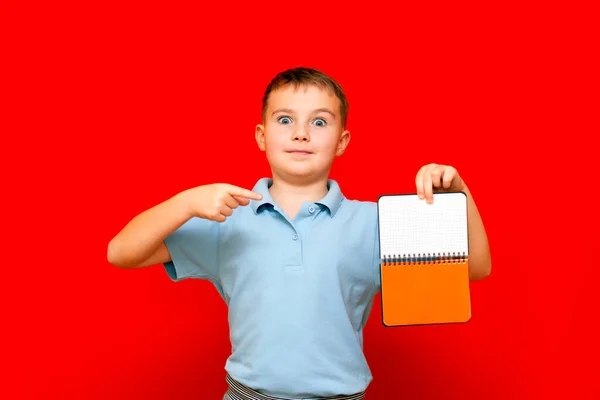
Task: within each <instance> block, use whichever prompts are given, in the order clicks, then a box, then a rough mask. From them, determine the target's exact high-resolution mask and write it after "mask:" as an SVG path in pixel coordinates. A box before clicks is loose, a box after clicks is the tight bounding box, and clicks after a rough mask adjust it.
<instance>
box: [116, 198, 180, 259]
mask: <svg viewBox="0 0 600 400" xmlns="http://www.w3.org/2000/svg"><path fill="white" fill-rule="evenodd" d="M187 202H188V199H187V192H185V191H184V192H181V193H179V194H177V195H175V196H173V197H171V198H170V199H168V200H166V201H164V202H162V203H160V204H158V205H156V206H154V207H152V208H150V209H148V210H146V211H144V212H142V213H141V214H139V215H137V216H136V217H135V218H133V219H132V220H131V221H130V222H129V223H128V224H127V225H126V226H125V227H124V228H123V229H122V230H121V232H119V233H118V234H117V235H116V236H115V237H114V238H113V239H112V240H111V241H110V243H109V245H108V254H107V257H108V261H109V262H110V263H111V264H113V265H115V266H119V267H125V268H127V267H133V266H135V265H138V264H140V263H142V262H143V261H145V260H146V259H148V258H149V257H150V256H152V254H154V252H155V251H156V249H157V248H158V246H159V245H160V244H161V243H162V242H163V241H164V239H165V238H166V237H167V236H169V235H170V234H171V233H172V232H174V231H175V230H176V229H177V228H179V227H180V226H181V225H183V224H184V223H185V222H186V221H188V220H189V219H190V218H191V217H192V215H191V213H190V212H189V207H188V205H187Z"/></svg>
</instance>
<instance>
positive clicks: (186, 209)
mask: <svg viewBox="0 0 600 400" xmlns="http://www.w3.org/2000/svg"><path fill="white" fill-rule="evenodd" d="M191 199H192V195H191V192H190V190H189V189H187V190H184V191H182V192H180V193H178V194H176V195H175V197H173V200H174V202H173V207H174V209H175V213H181V214H183V217H184V219H185V220H186V221H187V220H188V219H191V218H192V217H193V216H194V213H193V212H192V200H191Z"/></svg>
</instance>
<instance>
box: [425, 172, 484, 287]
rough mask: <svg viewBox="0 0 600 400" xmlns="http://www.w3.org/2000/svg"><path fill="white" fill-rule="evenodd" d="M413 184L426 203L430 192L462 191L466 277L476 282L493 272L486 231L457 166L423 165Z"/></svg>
mask: <svg viewBox="0 0 600 400" xmlns="http://www.w3.org/2000/svg"><path fill="white" fill-rule="evenodd" d="M416 185H417V193H418V195H419V197H420V198H422V199H425V200H426V201H427V202H432V201H433V192H459V191H462V192H464V193H465V194H466V195H467V218H468V230H469V279H470V280H472V281H477V280H481V279H484V278H487V277H488V276H489V275H490V273H491V272H492V259H491V256H490V248H489V243H488V239H487V234H486V231H485V227H484V225H483V221H482V219H481V216H480V215H479V211H478V210H477V205H476V204H475V200H473V196H472V195H471V192H470V190H469V188H468V187H467V185H466V184H465V183H464V181H463V180H462V178H461V177H460V175H459V174H458V172H457V171H456V169H455V168H453V167H451V166H446V165H438V164H428V165H425V166H423V167H422V168H421V169H420V170H419V172H418V173H417V177H416Z"/></svg>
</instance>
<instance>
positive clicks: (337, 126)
mask: <svg viewBox="0 0 600 400" xmlns="http://www.w3.org/2000/svg"><path fill="white" fill-rule="evenodd" d="M263 123H264V125H257V126H256V142H257V143H258V146H259V148H260V149H261V150H262V151H264V152H265V153H266V155H267V159H268V161H269V164H270V165H271V169H272V171H273V175H274V176H277V177H281V178H285V179H287V180H296V181H298V180H302V181H306V180H307V179H308V180H312V179H320V178H326V177H327V176H328V174H329V170H330V169H331V165H332V163H333V160H334V158H335V157H336V156H341V155H342V154H343V153H344V150H345V149H346V146H347V145H348V142H349V141H350V132H348V131H345V130H344V129H343V126H342V119H341V115H340V101H339V99H338V98H337V97H336V96H335V95H334V94H333V93H331V92H330V91H328V90H326V89H321V88H319V87H317V86H315V85H308V86H299V87H298V88H295V87H294V86H293V85H286V86H284V87H281V88H279V89H278V90H276V91H273V92H271V94H270V96H269V100H268V105H267V111H266V115H265V120H264V121H263Z"/></svg>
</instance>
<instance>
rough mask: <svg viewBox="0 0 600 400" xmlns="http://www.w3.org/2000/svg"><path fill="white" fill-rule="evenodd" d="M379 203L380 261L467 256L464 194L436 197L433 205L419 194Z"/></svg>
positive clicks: (393, 198) (393, 197)
mask: <svg viewBox="0 0 600 400" xmlns="http://www.w3.org/2000/svg"><path fill="white" fill-rule="evenodd" d="M378 203H379V205H378V210H379V211H378V212H379V234H380V246H381V249H380V251H381V257H384V256H394V255H396V256H403V255H405V256H406V255H408V256H412V255H417V254H421V255H423V254H434V253H435V254H437V253H446V254H448V253H453V252H454V253H460V254H463V253H464V254H468V233H467V198H466V196H465V195H464V194H463V193H435V194H434V201H433V204H427V202H426V201H425V200H420V199H419V198H418V197H417V195H416V194H415V195H390V196H382V197H380V198H379V201H378Z"/></svg>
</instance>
